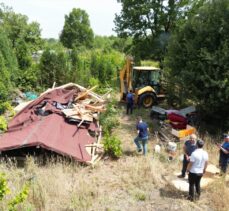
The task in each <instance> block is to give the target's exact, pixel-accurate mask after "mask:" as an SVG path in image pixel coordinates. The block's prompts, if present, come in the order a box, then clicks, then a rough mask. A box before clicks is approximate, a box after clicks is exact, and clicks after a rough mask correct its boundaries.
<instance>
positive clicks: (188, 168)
mask: <svg viewBox="0 0 229 211" xmlns="http://www.w3.org/2000/svg"><path fill="white" fill-rule="evenodd" d="M203 146H204V141H203V140H197V137H196V135H195V134H192V135H191V136H190V139H189V140H187V141H186V142H185V144H184V157H183V166H182V170H181V175H179V176H178V177H179V178H183V177H185V174H186V172H188V181H189V199H190V200H191V201H193V200H194V199H195V198H194V196H195V191H194V189H195V190H196V199H198V198H199V197H200V192H201V190H200V181H201V178H202V176H203V174H204V173H205V171H206V168H207V165H208V153H207V152H206V151H204V150H203ZM217 146H218V148H219V154H220V156H219V166H220V168H221V172H222V173H223V174H225V173H226V171H227V166H228V163H229V134H228V135H225V136H224V142H223V143H222V144H218V145H217Z"/></svg>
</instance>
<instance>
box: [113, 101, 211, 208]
mask: <svg viewBox="0 0 229 211" xmlns="http://www.w3.org/2000/svg"><path fill="white" fill-rule="evenodd" d="M119 114H120V115H119V121H120V126H119V127H118V128H116V129H115V130H114V134H115V135H116V136H117V137H119V139H120V140H121V141H122V148H123V153H124V155H123V157H121V158H120V159H119V161H118V163H113V166H112V171H114V172H116V171H120V170H122V167H123V166H124V168H127V169H129V170H130V171H132V170H136V166H138V167H139V168H138V169H137V171H138V172H139V177H141V176H143V178H138V177H137V176H136V177H135V178H132V179H133V181H130V183H131V182H133V183H137V182H138V180H139V181H141V182H142V185H137V186H136V187H134V184H131V185H130V186H129V187H126V188H125V189H124V190H120V189H119V200H118V201H119V204H122V208H120V207H119V209H117V210H212V209H210V208H209V207H208V206H207V205H206V204H205V203H203V201H199V202H197V203H192V202H189V201H187V200H186V196H187V193H183V192H180V191H178V190H175V189H174V188H173V187H171V186H170V185H168V183H167V181H165V180H164V177H165V176H167V175H168V174H170V173H171V172H172V171H174V165H175V168H180V164H178V163H175V164H174V163H173V164H171V169H169V166H170V164H169V163H165V164H164V166H162V163H159V162H158V160H157V159H154V158H153V157H154V155H153V146H154V145H155V142H156V140H155V138H154V136H153V134H152V132H151V133H150V140H149V147H148V148H149V153H148V155H147V156H146V158H144V157H143V156H142V155H141V154H138V153H137V152H136V147H135V144H134V142H133V139H134V138H135V136H136V129H135V125H136V117H137V116H138V115H141V116H142V117H143V120H144V121H146V122H147V123H148V124H149V125H151V119H150V115H149V114H150V110H145V109H139V110H138V109H135V110H134V114H133V115H126V114H125V107H124V105H121V106H120V112H119ZM126 165H128V167H127V166H126ZM108 166H109V164H108ZM141 166H142V171H145V170H146V169H148V171H150V173H149V172H145V175H144V174H143V175H142V173H141ZM146 166H148V167H146ZM149 166H150V167H149ZM130 168H133V169H130ZM145 168H146V169H145ZM109 171H110V170H109ZM129 173H131V172H129ZM144 176H145V177H147V176H148V177H152V180H151V179H150V178H148V177H147V178H144ZM154 177H157V178H158V179H157V180H156V181H155V180H154V179H153V178H154ZM153 183H155V184H153ZM129 188H130V190H132V191H130V190H129ZM123 193H127V194H124V195H126V196H125V198H122V197H121V196H122V194H123ZM113 194H115V193H114V192H113ZM141 195H142V196H141ZM130 199H131V200H130ZM123 208H124V209H123ZM115 210H116V209H115Z"/></svg>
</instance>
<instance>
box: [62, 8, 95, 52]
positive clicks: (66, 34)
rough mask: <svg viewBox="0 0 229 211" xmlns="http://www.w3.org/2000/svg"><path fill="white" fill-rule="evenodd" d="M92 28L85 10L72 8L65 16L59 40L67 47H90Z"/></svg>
mask: <svg viewBox="0 0 229 211" xmlns="http://www.w3.org/2000/svg"><path fill="white" fill-rule="evenodd" d="M93 36H94V35H93V30H92V29H91V27H90V21H89V17H88V14H87V13H86V11H84V10H81V9H76V8H74V9H73V10H72V12H71V13H70V14H69V15H66V16H65V23H64V28H63V31H62V33H61V35H60V41H61V42H62V43H63V45H64V46H65V47H67V48H70V49H73V48H74V47H80V46H85V47H87V48H90V47H92V44H93V38H94V37H93Z"/></svg>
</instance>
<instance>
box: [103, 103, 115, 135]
mask: <svg viewBox="0 0 229 211" xmlns="http://www.w3.org/2000/svg"><path fill="white" fill-rule="evenodd" d="M115 104H116V102H115V101H113V102H111V103H109V104H108V105H107V110H106V112H104V113H102V114H101V115H100V123H101V124H102V126H103V131H105V132H107V133H111V131H112V129H113V128H114V127H117V126H118V125H119V121H118V118H117V116H116V115H117V114H118V111H117V109H116V108H115Z"/></svg>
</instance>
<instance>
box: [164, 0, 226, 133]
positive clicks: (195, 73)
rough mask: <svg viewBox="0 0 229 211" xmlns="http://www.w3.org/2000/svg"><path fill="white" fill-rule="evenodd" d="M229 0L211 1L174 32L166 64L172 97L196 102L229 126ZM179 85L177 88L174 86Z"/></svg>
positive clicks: (219, 122) (214, 117)
mask: <svg viewBox="0 0 229 211" xmlns="http://www.w3.org/2000/svg"><path fill="white" fill-rule="evenodd" d="M228 8H229V2H228V1H225V0H222V1H217V0H216V1H211V2H209V3H206V4H205V5H204V6H203V7H201V8H200V9H199V10H198V16H193V17H192V18H190V19H189V20H188V21H187V22H186V23H185V24H184V25H182V26H181V27H180V28H179V30H177V32H176V33H175V34H174V35H173V37H172V39H171V41H170V44H169V48H168V54H167V56H166V59H165V67H166V69H167V71H168V74H169V79H170V84H171V86H172V87H171V89H170V90H171V91H172V92H170V93H169V95H170V97H173V98H174V99H177V101H178V102H179V104H184V103H185V102H190V101H191V102H194V103H195V104H196V105H198V106H199V107H200V108H201V110H202V113H203V114H205V115H204V116H205V118H206V117H207V119H208V121H209V120H211V123H213V121H215V122H217V125H218V126H220V127H223V126H224V127H225V129H227V128H228V127H229V119H228V117H229V113H228V112H229V110H228V108H229V89H228V87H229V80H228V76H229V60H228V53H227V52H228V49H229V42H228V40H229V33H228V32H229V27H228V25H227V23H226V22H227V19H228V15H229V9H228ZM174 88H175V89H174Z"/></svg>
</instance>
